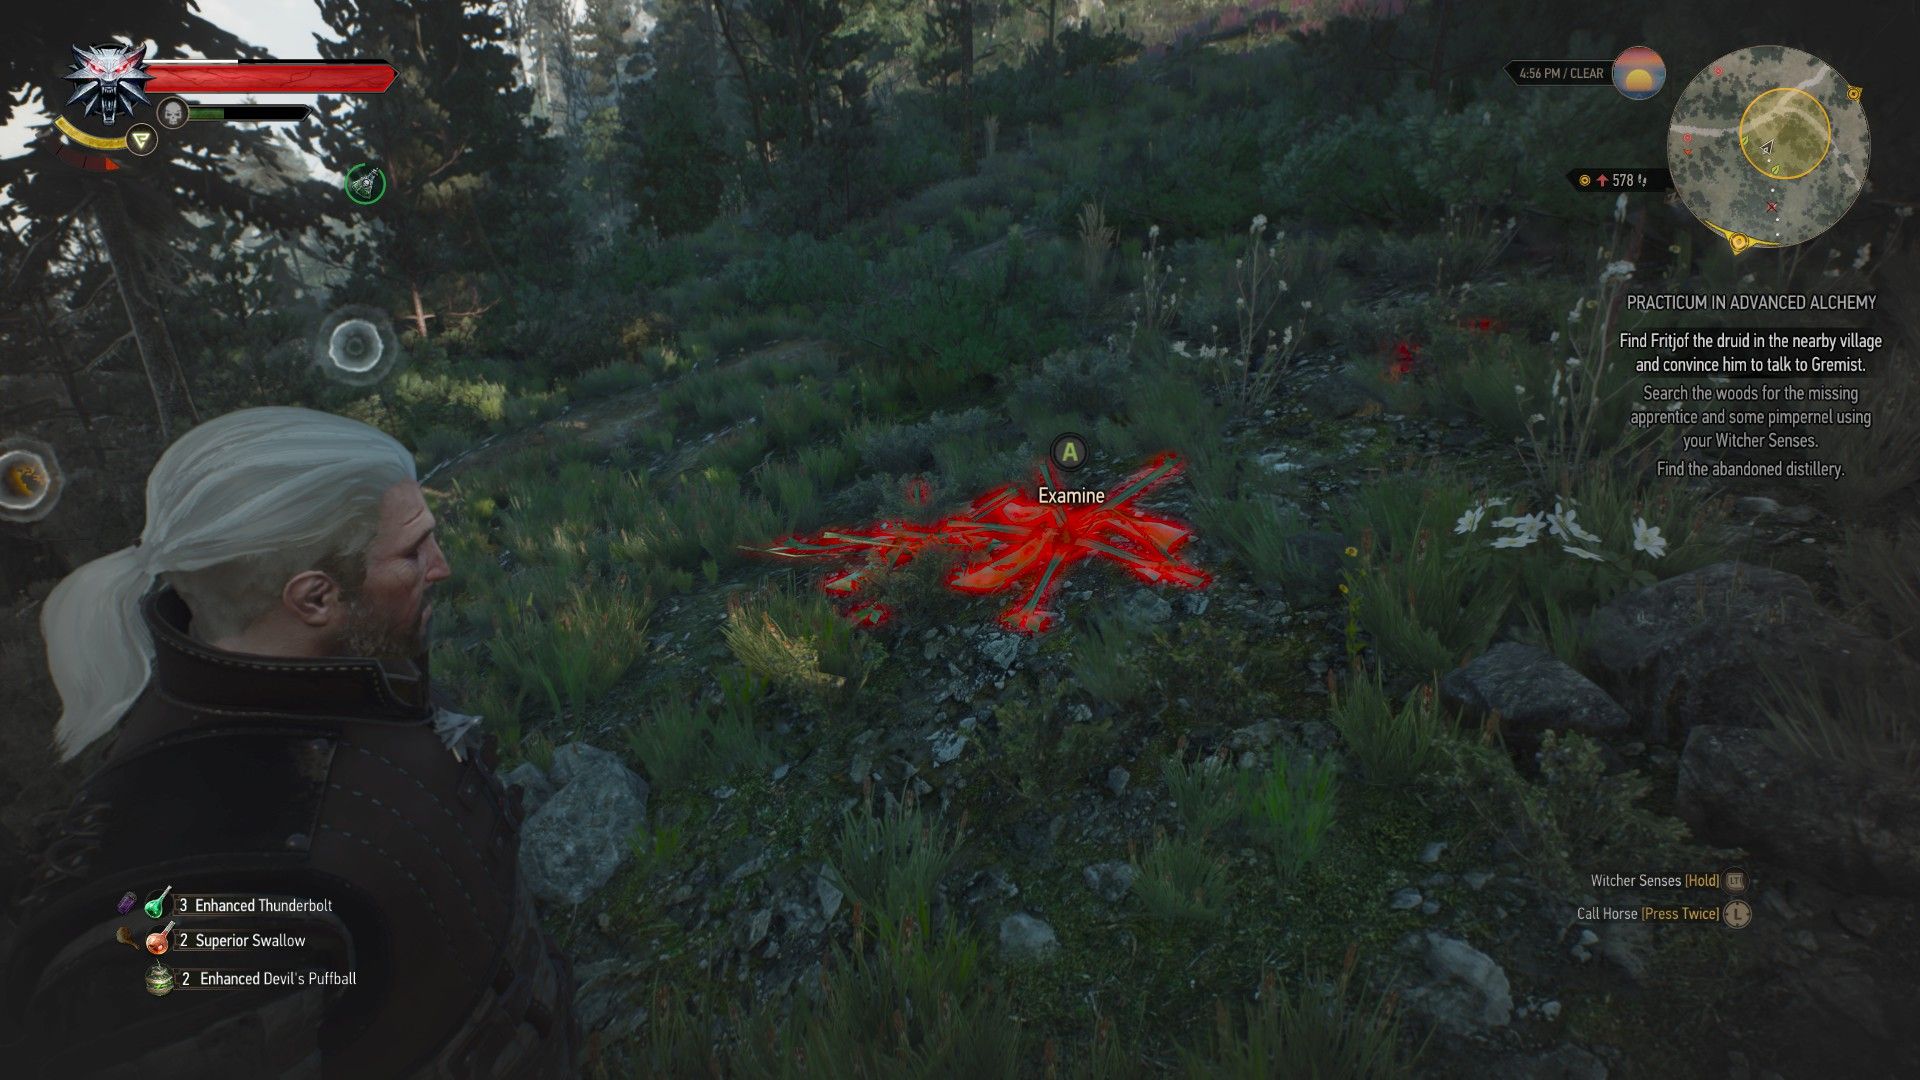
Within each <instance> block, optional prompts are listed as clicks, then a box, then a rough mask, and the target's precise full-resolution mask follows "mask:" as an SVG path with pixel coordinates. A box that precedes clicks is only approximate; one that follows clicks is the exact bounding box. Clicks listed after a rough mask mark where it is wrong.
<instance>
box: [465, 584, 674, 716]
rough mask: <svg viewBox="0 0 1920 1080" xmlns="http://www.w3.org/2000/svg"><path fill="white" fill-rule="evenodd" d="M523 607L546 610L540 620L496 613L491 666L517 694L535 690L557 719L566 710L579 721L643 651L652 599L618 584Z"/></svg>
mask: <svg viewBox="0 0 1920 1080" xmlns="http://www.w3.org/2000/svg"><path fill="white" fill-rule="evenodd" d="M556 599H557V603H556V602H555V600H556ZM549 604H552V605H553V606H551V607H549V606H548V605H549ZM527 606H528V607H530V608H533V609H534V610H535V611H542V609H543V608H544V609H545V610H544V611H542V614H543V615H544V617H536V618H527V617H526V614H527V613H526V611H525V610H517V611H502V612H498V613H497V615H496V617H497V618H498V620H499V621H498V623H497V625H496V628H495V635H496V636H495V637H494V639H493V660H494V663H495V664H497V665H499V667H500V668H501V670H503V671H505V672H507V673H508V674H509V675H510V676H511V677H512V678H513V679H514V681H515V682H516V683H517V684H518V685H519V687H520V689H521V690H522V692H525V693H531V692H533V691H538V692H539V693H540V695H541V696H543V697H544V698H545V699H546V701H547V704H548V705H549V706H551V707H552V709H553V712H554V715H556V716H559V715H562V714H564V713H565V712H566V711H567V710H569V709H571V710H573V712H574V714H575V715H576V716H577V715H578V714H579V712H580V710H581V709H583V708H585V707H586V706H587V705H589V704H591V703H592V702H594V701H595V700H598V699H599V698H600V697H601V696H603V695H604V694H606V692H607V691H608V690H611V689H613V687H614V684H616V683H618V682H619V681H620V677H621V676H623V675H625V674H626V673H627V669H628V668H630V667H632V666H633V663H634V661H636V660H638V659H639V658H640V657H641V655H642V654H644V653H645V652H646V650H647V640H646V628H647V616H648V614H649V613H650V612H651V611H652V610H653V598H652V597H651V596H648V595H646V594H645V593H641V594H639V595H635V594H634V593H632V592H630V591H628V590H627V589H626V588H625V583H624V582H620V583H617V585H616V586H615V587H611V588H609V587H596V588H583V587H580V586H575V587H573V588H572V589H570V590H568V591H566V592H565V593H563V594H559V596H558V597H557V598H555V597H554V594H551V593H549V594H547V595H545V596H541V595H539V594H537V593H536V594H535V595H533V596H530V597H529V598H528V600H527Z"/></svg>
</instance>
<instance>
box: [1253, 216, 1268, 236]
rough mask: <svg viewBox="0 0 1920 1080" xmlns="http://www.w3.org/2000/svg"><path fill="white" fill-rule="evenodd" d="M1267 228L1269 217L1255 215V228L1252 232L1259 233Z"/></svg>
mask: <svg viewBox="0 0 1920 1080" xmlns="http://www.w3.org/2000/svg"><path fill="white" fill-rule="evenodd" d="M1266 227H1267V215H1265V214H1255V215H1253V228H1252V230H1251V231H1253V232H1259V231H1260V230H1262V229H1265V228H1266Z"/></svg>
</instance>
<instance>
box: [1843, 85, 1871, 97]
mask: <svg viewBox="0 0 1920 1080" xmlns="http://www.w3.org/2000/svg"><path fill="white" fill-rule="evenodd" d="M1866 92H1867V88H1866V87H1864V86H1849V87H1847V100H1848V101H1859V100H1860V95H1861V94H1864V93H1866Z"/></svg>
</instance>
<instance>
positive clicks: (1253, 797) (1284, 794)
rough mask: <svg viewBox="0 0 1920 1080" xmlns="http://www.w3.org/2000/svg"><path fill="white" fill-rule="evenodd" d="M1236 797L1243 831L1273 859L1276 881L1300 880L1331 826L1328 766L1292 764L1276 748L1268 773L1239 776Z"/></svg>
mask: <svg viewBox="0 0 1920 1080" xmlns="http://www.w3.org/2000/svg"><path fill="white" fill-rule="evenodd" d="M1239 794H1240V800H1241V805H1242V807H1243V808H1244V813H1245V815H1246V820H1247V826H1248V828H1249V830H1251V831H1252V833H1253V835H1254V837H1255V838H1256V839H1258V840H1259V841H1260V843H1261V844H1263V845H1265V846H1266V848H1267V850H1268V852H1270V853H1271V854H1272V856H1273V865H1274V869H1275V870H1276V871H1277V872H1278V873H1279V875H1280V879H1281V880H1282V881H1292V880H1294V879H1296V878H1298V877H1299V876H1300V872H1301V871H1303V870H1305V869H1306V868H1307V865H1308V864H1309V863H1311V862H1313V860H1314V859H1316V858H1318V857H1319V855H1320V849H1321V847H1322V845H1324V843H1325V842H1326V838H1327V830H1328V829H1329V828H1330V827H1332V825H1333V765H1332V763H1330V762H1325V761H1315V760H1313V759H1312V758H1308V759H1306V760H1305V761H1302V762H1294V761H1293V760H1292V759H1291V758H1290V757H1289V756H1288V754H1287V752H1286V750H1285V749H1284V748H1281V747H1278V746H1276V747H1274V750H1273V758H1272V762H1271V764H1270V765H1269V767H1268V768H1266V769H1260V770H1247V771H1245V772H1243V773H1242V774H1241V776H1240V793H1239Z"/></svg>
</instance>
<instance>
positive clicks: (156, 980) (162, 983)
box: [147, 960, 173, 997]
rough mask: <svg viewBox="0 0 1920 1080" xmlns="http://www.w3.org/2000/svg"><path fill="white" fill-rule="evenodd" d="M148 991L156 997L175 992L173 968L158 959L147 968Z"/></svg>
mask: <svg viewBox="0 0 1920 1080" xmlns="http://www.w3.org/2000/svg"><path fill="white" fill-rule="evenodd" d="M147 993H149V994H152V995H153V996H154V997H166V996H167V995H168V994H171V993H173V969H172V968H170V967H168V966H167V965H165V964H163V963H161V962H160V961H158V960H155V961H154V962H153V966H152V967H150V968H148V969H147Z"/></svg>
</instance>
